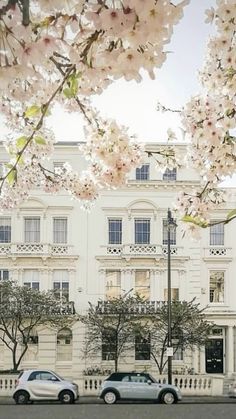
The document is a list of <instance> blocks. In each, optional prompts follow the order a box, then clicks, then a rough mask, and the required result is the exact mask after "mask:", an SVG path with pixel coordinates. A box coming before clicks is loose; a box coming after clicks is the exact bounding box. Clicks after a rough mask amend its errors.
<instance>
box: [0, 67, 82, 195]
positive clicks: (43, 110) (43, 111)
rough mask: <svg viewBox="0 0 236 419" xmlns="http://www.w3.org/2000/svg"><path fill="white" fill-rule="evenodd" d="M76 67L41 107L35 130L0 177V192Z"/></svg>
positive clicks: (65, 76)
mask: <svg viewBox="0 0 236 419" xmlns="http://www.w3.org/2000/svg"><path fill="white" fill-rule="evenodd" d="M75 69H76V67H75V65H72V66H71V68H70V69H68V70H67V72H66V73H65V75H64V77H63V79H62V81H61V82H60V83H59V85H58V86H57V88H56V90H55V91H54V92H53V94H52V95H51V97H50V98H49V99H48V101H47V102H46V103H44V104H43V105H42V107H41V116H40V118H39V120H38V122H37V124H36V126H35V128H34V129H33V131H32V133H31V135H30V136H29V137H28V139H27V141H26V143H25V145H24V146H23V147H22V149H21V150H20V151H19V152H18V153H17V158H16V161H15V163H14V164H13V165H12V167H11V169H10V170H9V171H8V172H7V173H6V175H5V176H3V177H2V180H1V185H0V192H1V190H2V187H3V185H4V182H5V181H6V179H7V178H8V177H9V175H10V174H11V173H12V172H16V170H17V166H18V164H19V162H20V160H21V159H22V156H23V154H24V152H25V151H26V149H27V147H28V146H29V144H30V143H31V141H32V140H33V139H34V136H35V134H36V133H37V131H39V129H40V128H41V127H42V124H43V121H44V118H45V116H46V115H47V113H48V110H49V107H50V105H51V103H52V102H53V100H54V98H55V97H56V96H57V94H58V93H59V92H61V90H62V88H63V86H64V84H65V83H66V81H67V80H68V78H69V76H70V75H71V73H73V72H74V71H75Z"/></svg>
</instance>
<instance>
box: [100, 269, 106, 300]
mask: <svg viewBox="0 0 236 419" xmlns="http://www.w3.org/2000/svg"><path fill="white" fill-rule="evenodd" d="M105 293H106V270H105V269H99V271H98V295H99V298H102V299H105Z"/></svg>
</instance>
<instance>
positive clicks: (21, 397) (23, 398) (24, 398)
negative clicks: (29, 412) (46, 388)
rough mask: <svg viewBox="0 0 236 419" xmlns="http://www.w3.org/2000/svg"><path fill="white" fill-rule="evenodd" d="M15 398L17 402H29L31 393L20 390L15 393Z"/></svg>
mask: <svg viewBox="0 0 236 419" xmlns="http://www.w3.org/2000/svg"><path fill="white" fill-rule="evenodd" d="M14 400H15V402H16V404H27V403H28V401H29V393H27V391H23V390H21V391H18V392H17V393H16V394H15V395H14Z"/></svg>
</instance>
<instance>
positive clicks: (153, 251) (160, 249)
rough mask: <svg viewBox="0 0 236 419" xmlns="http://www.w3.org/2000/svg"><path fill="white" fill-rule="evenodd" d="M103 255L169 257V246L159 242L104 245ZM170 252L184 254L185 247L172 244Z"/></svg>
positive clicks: (174, 254) (175, 254)
mask: <svg viewBox="0 0 236 419" xmlns="http://www.w3.org/2000/svg"><path fill="white" fill-rule="evenodd" d="M102 250H103V256H105V255H110V256H120V257H131V256H155V257H163V256H164V257H165V256H166V257H167V253H168V250H167V246H165V245H158V244H124V245H121V244H117V245H108V246H102ZM170 253H171V255H172V256H183V255H184V252H183V247H180V246H171V248H170Z"/></svg>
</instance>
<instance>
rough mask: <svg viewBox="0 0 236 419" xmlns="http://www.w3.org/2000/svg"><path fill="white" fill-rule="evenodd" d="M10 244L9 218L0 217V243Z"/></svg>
mask: <svg viewBox="0 0 236 419" xmlns="http://www.w3.org/2000/svg"><path fill="white" fill-rule="evenodd" d="M10 242H11V218H10V217H0V243H10Z"/></svg>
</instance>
